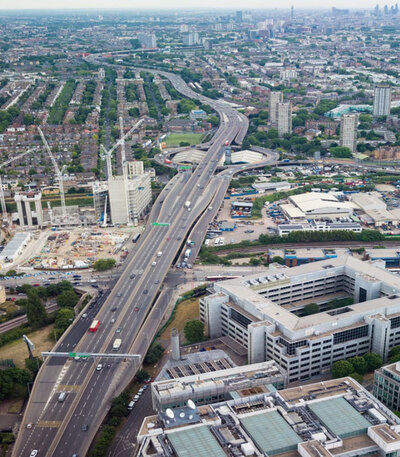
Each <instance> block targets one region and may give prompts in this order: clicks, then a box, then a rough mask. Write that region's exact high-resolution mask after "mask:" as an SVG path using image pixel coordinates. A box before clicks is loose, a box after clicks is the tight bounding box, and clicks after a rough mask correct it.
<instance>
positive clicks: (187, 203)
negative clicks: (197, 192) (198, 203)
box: [185, 200, 190, 209]
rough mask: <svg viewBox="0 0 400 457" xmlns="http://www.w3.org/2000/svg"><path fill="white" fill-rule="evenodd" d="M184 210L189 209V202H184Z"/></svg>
mask: <svg viewBox="0 0 400 457" xmlns="http://www.w3.org/2000/svg"><path fill="white" fill-rule="evenodd" d="M185 208H186V209H189V208H190V201H189V200H187V201H186V203H185Z"/></svg>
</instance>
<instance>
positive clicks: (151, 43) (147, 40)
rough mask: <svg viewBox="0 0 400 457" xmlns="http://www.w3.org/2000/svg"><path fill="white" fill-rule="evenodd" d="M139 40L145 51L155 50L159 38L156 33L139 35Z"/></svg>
mask: <svg viewBox="0 0 400 457" xmlns="http://www.w3.org/2000/svg"><path fill="white" fill-rule="evenodd" d="M138 39H139V41H140V44H141V45H142V47H143V48H145V49H153V48H156V47H157V38H156V36H155V35H154V33H139V35H138Z"/></svg>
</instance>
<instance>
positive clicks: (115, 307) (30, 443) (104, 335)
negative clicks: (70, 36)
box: [12, 63, 248, 457]
mask: <svg viewBox="0 0 400 457" xmlns="http://www.w3.org/2000/svg"><path fill="white" fill-rule="evenodd" d="M105 64H106V63H104V65H105ZM145 70H146V71H150V70H148V69H145ZM154 72H155V71H154ZM157 73H160V74H162V75H163V76H165V77H167V78H168V79H170V81H171V83H172V84H173V85H174V87H175V88H176V89H177V90H178V91H179V92H181V93H182V94H184V95H185V96H188V97H191V98H197V99H199V100H200V101H201V102H204V103H208V104H209V105H211V106H212V107H213V108H214V110H215V111H217V113H218V114H219V116H220V119H221V122H220V126H219V129H218V130H217V132H216V134H215V136H214V138H213V142H212V145H211V146H210V148H209V150H208V151H207V153H206V156H205V158H204V160H203V161H202V162H201V163H200V164H199V165H198V167H197V169H196V170H195V171H194V172H193V173H192V172H191V171H187V170H186V171H183V172H180V173H179V175H178V178H176V179H174V180H173V181H172V183H171V184H169V185H167V186H166V189H165V191H164V192H163V193H162V197H161V199H163V200H164V202H163V203H159V202H158V200H157V201H156V202H155V204H154V207H153V211H152V214H151V215H150V221H151V223H149V224H148V225H147V227H146V229H145V231H144V233H143V234H142V236H141V237H140V239H139V241H138V243H137V244H136V245H135V249H134V250H133V251H132V252H131V253H130V254H129V256H128V258H127V259H126V261H125V263H124V268H123V270H121V274H120V276H119V278H117V280H116V282H115V285H114V287H113V288H112V290H111V291H110V293H109V294H103V295H102V296H101V297H100V299H99V300H98V301H97V304H96V306H95V307H94V308H93V309H91V310H89V311H91V313H90V314H89V316H88V317H85V318H83V315H82V316H81V317H78V318H77V320H76V322H75V323H74V325H73V326H72V327H71V329H70V330H69V331H68V333H66V334H65V335H64V336H63V338H62V341H61V342H60V343H59V345H58V346H57V347H56V349H55V350H57V351H62V352H70V351H72V350H73V351H74V352H83V353H88V352H91V353H112V346H113V341H114V339H115V338H117V337H118V338H121V340H122V344H121V347H120V352H121V353H135V354H141V355H142V356H144V355H145V353H146V351H147V349H148V347H149V345H150V343H151V336H152V335H153V334H154V332H155V330H156V329H157V327H158V325H159V323H160V322H161V319H162V317H163V313H164V309H165V308H164V307H160V308H157V307H154V303H155V302H156V299H157V297H158V295H159V289H160V286H161V284H162V282H163V281H164V278H165V276H166V274H167V272H168V270H169V268H170V265H171V263H172V262H173V261H174V259H175V257H176V256H177V254H178V252H179V251H180V249H181V247H182V244H183V243H184V241H185V238H186V237H187V235H188V233H189V232H190V230H191V228H192V227H193V226H194V225H195V224H196V222H197V220H198V218H199V217H200V216H201V214H203V213H204V211H205V209H206V208H207V206H208V204H209V201H210V198H211V194H209V192H208V191H207V188H208V185H209V183H210V182H211V180H212V178H213V175H214V173H215V170H216V166H217V162H218V160H219V159H220V158H221V154H222V153H223V146H224V144H225V142H228V143H232V142H233V141H235V140H237V139H238V138H241V137H242V136H244V134H245V131H246V130H247V125H248V123H247V119H246V118H245V117H244V116H243V115H242V114H240V113H238V112H236V111H235V110H234V109H232V108H231V107H230V106H229V105H227V104H225V103H224V102H221V101H214V100H209V99H207V98H206V97H203V96H201V95H199V94H196V93H194V92H192V91H191V89H189V88H188V86H187V85H186V84H185V83H184V81H183V80H182V79H181V78H180V77H179V76H177V75H172V74H167V73H165V72H157ZM228 179H229V178H228ZM228 179H226V181H228ZM186 201H190V202H191V203H190V207H191V211H188V210H187V208H185V202H186ZM160 224H161V225H160ZM158 252H161V253H162V254H161V255H160V256H158V255H157V253H158ZM94 318H96V319H98V320H100V321H101V324H100V327H99V329H98V330H97V331H96V332H94V333H91V332H88V331H87V330H88V327H89V325H90V323H91V320H92V319H94ZM98 363H101V364H102V368H100V369H98V367H97V364H98ZM138 366H139V364H138V363H135V362H131V361H128V360H126V361H125V360H122V361H121V360H119V359H118V360H112V359H111V358H109V359H107V357H102V358H98V359H96V360H95V361H92V360H87V361H85V362H84V361H76V360H74V359H73V358H68V359H65V358H60V357H57V358H54V359H47V360H46V362H45V363H44V365H43V366H42V368H41V369H40V371H39V374H38V377H37V380H36V382H35V385H34V388H33V391H32V395H31V397H30V399H29V402H28V406H27V409H26V412H25V415H24V418H23V422H22V426H21V429H20V433H19V434H18V437H17V441H16V444H15V446H14V450H13V454H12V455H13V456H15V457H28V456H29V455H30V453H31V451H32V450H37V451H38V455H41V456H42V455H43V456H44V455H46V456H48V457H50V456H56V457H64V456H66V457H67V456H70V455H72V454H73V453H76V454H78V455H85V454H86V452H87V451H88V448H89V446H90V444H91V442H92V439H93V437H94V435H95V433H96V431H97V429H98V427H99V426H100V424H101V422H102V420H103V419H104V417H105V415H106V413H107V411H108V408H109V405H110V401H111V399H112V398H113V397H115V396H116V395H118V394H119V393H120V392H121V391H122V390H123V389H124V388H125V387H126V386H127V385H128V383H129V382H130V380H131V379H132V377H133V375H134V373H135V372H136V370H137V368H138ZM61 391H65V392H67V397H66V399H65V401H63V402H59V401H57V400H58V395H59V392H61ZM29 422H32V423H33V424H34V426H33V428H31V429H27V428H26V424H27V423H29Z"/></svg>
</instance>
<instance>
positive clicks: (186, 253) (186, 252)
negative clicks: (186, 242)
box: [185, 249, 192, 257]
mask: <svg viewBox="0 0 400 457" xmlns="http://www.w3.org/2000/svg"><path fill="white" fill-rule="evenodd" d="M191 253H192V250H191V249H186V251H185V257H190V254H191Z"/></svg>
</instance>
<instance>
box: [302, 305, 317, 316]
mask: <svg viewBox="0 0 400 457" xmlns="http://www.w3.org/2000/svg"><path fill="white" fill-rule="evenodd" d="M317 313H319V306H318V304H317V303H309V304H308V305H305V306H304V309H303V316H311V314H317Z"/></svg>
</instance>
